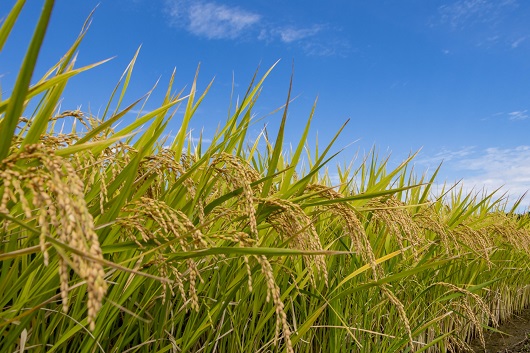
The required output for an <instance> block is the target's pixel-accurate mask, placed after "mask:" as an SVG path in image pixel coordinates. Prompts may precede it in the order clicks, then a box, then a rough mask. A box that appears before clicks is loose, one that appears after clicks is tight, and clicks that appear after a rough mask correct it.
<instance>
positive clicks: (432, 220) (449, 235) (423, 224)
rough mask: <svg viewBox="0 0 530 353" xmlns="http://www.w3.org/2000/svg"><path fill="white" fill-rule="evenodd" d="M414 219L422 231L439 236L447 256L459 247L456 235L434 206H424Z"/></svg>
mask: <svg viewBox="0 0 530 353" xmlns="http://www.w3.org/2000/svg"><path fill="white" fill-rule="evenodd" d="M412 217H413V219H414V222H415V223H416V224H417V226H418V227H419V228H420V229H422V230H425V231H430V232H433V233H434V234H436V235H438V237H439V238H440V241H441V243H442V245H443V249H444V250H445V252H446V254H449V253H450V251H451V250H452V249H453V248H454V247H455V246H458V241H457V239H456V238H455V235H454V233H453V232H452V231H450V229H449V228H448V227H447V225H446V224H445V223H444V222H443V220H442V219H441V217H440V215H439V214H438V213H437V212H436V211H435V209H434V208H433V207H432V205H426V206H423V207H422V208H421V209H420V211H419V212H417V213H415V214H414V215H413V216H412Z"/></svg>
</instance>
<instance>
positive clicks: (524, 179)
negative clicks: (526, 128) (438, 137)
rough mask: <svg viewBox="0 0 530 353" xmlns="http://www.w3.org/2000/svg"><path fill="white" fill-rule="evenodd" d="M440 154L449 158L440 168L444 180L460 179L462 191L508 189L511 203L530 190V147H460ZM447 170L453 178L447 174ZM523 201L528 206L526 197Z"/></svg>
mask: <svg viewBox="0 0 530 353" xmlns="http://www.w3.org/2000/svg"><path fill="white" fill-rule="evenodd" d="M441 154H443V155H446V156H448V157H449V159H445V162H446V163H444V166H443V167H442V172H445V173H446V178H448V180H447V181H448V182H452V181H457V180H460V179H462V184H463V186H464V190H467V191H471V190H474V191H480V190H486V191H488V192H493V191H494V190H496V189H498V188H501V192H507V194H508V196H509V198H510V200H511V201H512V202H513V201H515V200H516V199H517V198H519V197H520V196H522V195H523V194H524V193H525V192H526V191H528V190H529V189H530V146H518V147H513V148H499V147H490V148H486V149H482V150H478V149H476V148H463V149H461V150H457V151H444V152H442V153H441ZM428 160H429V159H428V158H426V159H425V161H428ZM430 160H432V161H435V160H436V158H431V159H430ZM448 171H450V172H451V175H452V176H453V177H451V176H449V175H447V172H448ZM500 195H501V194H499V196H500ZM525 202H526V203H525V204H524V206H525V207H528V205H529V202H528V200H525Z"/></svg>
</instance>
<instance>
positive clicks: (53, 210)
mask: <svg viewBox="0 0 530 353" xmlns="http://www.w3.org/2000/svg"><path fill="white" fill-rule="evenodd" d="M21 160H26V161H37V162H38V164H39V166H38V167H31V168H23V166H24V164H23V163H18V164H17V162H19V161H21ZM4 166H5V168H6V169H5V170H4V171H3V174H5V175H13V173H6V171H8V170H11V171H16V173H18V176H19V179H18V181H17V182H15V184H13V183H12V182H11V185H14V186H13V188H14V190H15V191H16V192H18V193H19V194H20V193H23V187H27V189H28V192H26V193H24V194H20V195H19V198H25V199H26V202H21V204H22V207H23V209H25V210H24V211H25V212H24V213H25V214H26V215H28V214H31V213H32V212H31V210H30V207H31V206H33V208H34V209H35V210H36V212H37V213H38V217H37V222H38V224H39V227H40V229H41V233H40V236H39V243H40V246H41V250H42V252H43V257H44V263H45V264H47V263H48V261H49V260H48V258H49V255H48V253H47V250H46V247H47V244H46V241H47V237H57V238H58V239H59V240H60V241H61V242H63V243H64V244H67V245H69V246H70V247H72V248H75V249H76V250H78V251H79V253H82V254H87V255H89V256H90V257H91V259H89V258H88V257H85V256H83V255H79V254H77V253H71V254H67V255H66V256H68V257H69V258H70V259H71V263H72V264H73V267H74V268H73V269H74V271H75V272H76V273H77V274H78V275H79V277H81V278H82V279H83V280H85V281H86V283H87V292H88V302H87V307H88V323H89V326H90V329H92V330H93V329H94V328H95V319H96V315H97V312H98V311H99V309H100V307H101V304H102V301H103V297H104V295H105V293H106V290H107V284H106V282H105V279H104V277H105V272H104V270H103V267H102V265H101V263H100V262H98V261H97V260H92V259H94V258H95V259H103V256H102V252H101V248H100V245H99V239H98V237H97V234H96V233H95V230H94V221H93V219H92V215H91V214H90V213H89V210H88V208H87V205H86V203H85V198H84V184H83V182H82V181H81V179H80V178H79V177H78V175H77V174H76V171H75V169H74V167H73V166H72V164H71V163H69V161H67V160H66V159H64V158H61V157H59V156H56V155H55V154H54V153H53V151H52V150H50V149H49V148H48V147H46V146H44V145H42V144H35V145H29V146H26V147H25V149H24V151H23V152H21V153H20V154H18V155H13V156H11V157H8V158H7V159H6V160H4ZM13 197H14V195H11V198H13ZM4 199H5V197H4V196H2V200H4ZM0 206H2V207H7V205H6V204H4V203H2V204H0ZM67 262H68V261H67V260H66V259H62V258H60V259H59V276H60V280H61V297H62V299H63V309H64V310H65V311H66V310H67V309H68V280H69V278H68V270H67V268H66V263H67Z"/></svg>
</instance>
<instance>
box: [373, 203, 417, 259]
mask: <svg viewBox="0 0 530 353" xmlns="http://www.w3.org/2000/svg"><path fill="white" fill-rule="evenodd" d="M366 207H367V208H368V209H372V216H373V219H374V220H375V221H376V225H377V226H379V227H386V229H388V231H389V232H390V233H391V234H392V235H393V236H394V237H396V239H397V242H398V244H399V247H400V249H401V250H404V249H405V247H406V245H405V242H408V244H409V245H411V248H412V252H413V253H414V255H415V256H417V255H418V254H417V249H418V247H419V246H420V245H422V244H423V243H424V241H425V239H423V238H422V232H421V230H420V228H419V227H418V226H417V224H416V223H415V222H414V220H413V218H412V216H411V215H410V213H409V212H408V211H407V209H406V208H405V207H406V205H405V204H404V203H403V202H401V201H399V200H397V199H396V198H395V197H388V196H386V197H377V198H374V199H372V200H370V202H368V204H367V206H366Z"/></svg>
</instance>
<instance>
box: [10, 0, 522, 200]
mask: <svg viewBox="0 0 530 353" xmlns="http://www.w3.org/2000/svg"><path fill="white" fill-rule="evenodd" d="M13 3H14V1H12V0H7V1H2V4H0V17H2V18H3V17H4V16H5V15H6V14H7V12H8V11H9V9H10V8H11V6H12V4H13ZM42 3H43V1H36V0H32V1H28V4H27V5H26V8H25V10H24V11H23V13H22V18H21V20H20V23H18V25H17V26H16V27H15V32H14V33H13V35H12V37H11V38H10V40H9V41H8V43H7V44H6V47H5V48H4V50H3V51H2V53H0V84H1V89H2V91H3V94H4V95H9V92H10V89H11V88H12V86H13V82H14V80H15V78H16V73H17V71H18V67H19V65H20V62H21V60H22V58H23V55H24V49H25V48H26V45H27V43H28V40H29V38H30V36H31V33H32V31H33V29H34V26H35V23H36V20H37V16H38V14H39V11H40V8H41V6H42ZM98 3H99V6H98V7H97V10H96V12H95V15H94V18H93V22H92V25H91V28H90V30H89V32H88V35H87V37H86V39H85V41H84V42H83V44H82V46H81V48H80V52H79V59H78V64H79V65H86V64H89V63H93V62H96V61H99V60H102V59H106V58H110V57H114V59H113V60H111V61H110V62H109V63H106V64H104V65H103V66H101V67H98V68H96V69H94V70H92V71H91V72H90V73H88V74H84V75H81V76H79V77H77V78H74V79H73V80H72V81H71V83H70V84H69V86H68V87H67V91H66V93H65V96H64V100H63V104H62V107H61V108H62V109H63V110H67V109H75V108H77V107H80V108H81V109H82V110H84V111H87V110H89V109H90V111H91V112H92V113H94V114H97V112H98V110H100V109H102V107H103V106H104V104H105V103H106V100H107V98H108V96H109V95H110V93H111V91H112V89H113V87H114V85H115V83H116V82H117V80H118V79H119V77H120V76H121V73H122V72H123V70H124V69H125V67H126V65H127V63H128V62H129V60H130V59H131V58H132V57H133V55H134V53H135V51H136V50H137V48H138V47H139V46H140V45H141V46H142V48H141V51H140V56H139V59H138V62H137V64H136V67H135V72H134V74H133V83H132V84H131V88H130V90H129V94H128V101H129V102H132V101H133V100H135V99H136V98H139V97H140V96H142V95H143V94H144V93H146V92H147V91H148V90H149V89H150V88H151V87H152V85H153V84H154V83H155V82H156V81H157V80H158V79H159V78H161V83H160V87H159V93H160V95H159V98H158V100H157V97H156V96H155V97H154V98H153V99H152V102H151V103H150V104H153V105H152V106H151V107H150V108H154V107H155V105H156V103H157V102H160V101H161V95H162V94H163V93H164V90H165V87H164V84H166V83H167V81H168V80H169V77H170V75H171V72H172V71H173V69H174V68H176V71H177V79H176V83H175V87H177V88H184V87H186V86H187V87H189V86H190V85H191V82H192V80H193V77H194V75H195V71H196V69H197V66H198V64H199V63H200V74H199V75H200V76H199V89H204V88H205V87H206V85H207V84H208V83H209V81H210V80H211V79H213V78H214V77H215V80H214V85H213V88H212V89H211V91H210V93H209V94H208V96H207V98H206V100H205V102H204V104H203V106H202V107H201V108H200V109H199V111H198V112H197V116H196V117H195V120H194V121H193V123H192V126H193V128H194V129H195V131H197V135H198V132H199V131H201V130H204V136H205V138H208V136H209V135H211V134H213V132H214V131H215V127H216V126H217V124H218V123H219V122H222V121H224V119H225V118H226V116H227V110H228V107H229V102H230V95H231V87H232V82H234V83H235V94H236V96H237V95H238V94H239V95H242V94H244V92H245V89H246V87H247V85H248V83H249V82H250V79H251V77H252V74H253V73H254V71H255V70H256V69H257V67H258V66H259V67H260V71H261V72H265V71H266V69H268V68H269V67H270V66H271V65H273V64H274V63H275V62H276V61H277V60H279V59H280V62H279V64H278V65H277V67H276V68H275V69H274V70H273V72H272V74H271V76H270V77H269V78H268V79H267V81H266V82H265V84H264V89H263V93H262V95H261V97H260V100H259V101H258V103H257V107H256V110H255V113H256V117H257V118H263V120H260V121H259V122H258V123H257V124H256V125H255V126H254V131H253V133H254V134H255V135H256V136H257V134H258V133H259V131H260V130H261V129H262V128H263V126H264V125H265V124H267V126H268V129H270V131H271V132H272V131H274V128H275V127H276V126H277V123H278V121H279V120H280V119H281V114H275V115H268V113H270V112H272V111H273V110H274V109H276V108H277V107H279V106H281V105H282V104H283V103H284V101H285V98H286V94H287V90H288V86H289V78H290V75H291V70H292V66H293V63H294V84H293V96H296V97H297V98H296V100H295V101H294V102H293V103H292V104H291V106H290V111H289V120H288V125H287V141H292V142H293V143H296V142H297V141H298V138H299V137H300V134H301V130H302V126H303V125H302V124H304V123H305V121H306V119H307V117H308V115H309V112H310V110H311V106H312V104H313V101H314V100H315V98H317V97H318V105H317V110H316V114H315V117H314V122H313V128H312V131H311V137H310V142H311V143H314V141H315V139H316V137H317V135H318V141H319V144H320V145H322V144H324V143H326V142H328V141H329V140H330V139H331V138H332V136H333V135H334V134H335V132H336V131H337V130H338V129H339V128H340V126H341V125H342V124H343V123H344V122H345V121H346V120H347V119H350V122H349V124H348V126H347V127H346V129H345V131H344V132H343V134H342V135H341V137H340V138H339V140H338V141H337V144H336V146H337V148H339V147H344V146H347V145H350V144H351V143H352V142H354V141H356V142H355V143H353V144H351V145H350V146H349V147H348V148H347V149H346V150H345V151H344V152H343V153H342V154H341V155H340V156H339V157H338V158H337V160H336V162H337V163H339V162H340V163H346V162H349V161H350V160H351V159H352V158H353V156H354V155H355V154H356V153H357V152H359V153H360V154H361V155H362V154H364V153H365V152H367V151H369V150H370V148H372V147H373V146H376V148H377V149H378V151H379V154H380V155H381V156H385V155H387V154H388V153H391V154H392V157H391V161H392V163H393V164H394V165H395V164H397V163H399V162H400V161H401V160H402V159H404V158H406V157H407V156H408V154H409V153H410V152H411V151H417V150H419V149H420V148H421V149H422V150H421V152H420V154H419V156H418V157H417V159H416V162H415V165H416V170H418V172H422V171H424V170H427V169H429V170H433V168H435V167H436V166H437V164H438V163H440V162H441V161H442V160H443V161H444V166H443V167H442V172H441V173H440V178H439V182H443V181H445V180H446V181H448V182H449V183H452V182H454V181H457V180H460V179H463V182H464V185H465V187H466V188H467V189H471V188H475V190H480V189H481V188H482V187H484V186H485V187H486V188H487V189H489V190H493V189H495V188H497V187H500V186H502V185H504V189H503V190H505V191H509V192H510V194H511V195H514V197H515V196H517V195H520V194H522V193H523V192H524V191H526V190H527V189H529V188H530V141H529V131H530V129H529V128H530V25H529V23H530V2H528V1H522V0H520V1H516V0H495V1H494V0H452V1H439V0H438V1H434V0H433V1H425V0H403V1H383V0H374V1H346V0H331V1H307V0H306V1H278V0H269V1H235V0H212V1H210V0H195V1H188V0H151V1H149V0H134V1H133V0H127V1H126V0H98V1H92V0H84V1H67V0H57V1H56V6H55V9H54V13H53V17H52V22H51V25H50V28H49V30H48V33H47V39H46V41H45V44H44V45H45V46H44V49H43V51H42V53H41V57H40V59H39V64H38V69H37V72H36V74H35V75H36V77H35V78H38V77H40V75H42V74H43V73H44V72H45V70H46V69H47V68H49V67H50V66H51V65H52V64H54V63H55V62H56V61H57V60H58V59H59V58H60V57H61V56H62V54H63V53H64V52H65V51H66V50H67V48H68V47H69V46H70V45H71V43H72V42H73V40H74V39H75V38H76V36H77V34H78V33H79V31H80V29H81V26H82V24H83V21H84V20H85V18H86V17H87V16H88V14H89V13H90V11H91V10H92V9H93V8H94V7H96V5H97V4H98ZM148 108H149V107H148ZM178 123H179V116H178V115H177V117H176V119H175V121H174V122H173V124H172V125H171V126H170V129H172V130H173V131H176V130H177V129H178ZM271 132H270V134H272V133H271ZM525 205H528V200H527V201H526V202H525Z"/></svg>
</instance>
